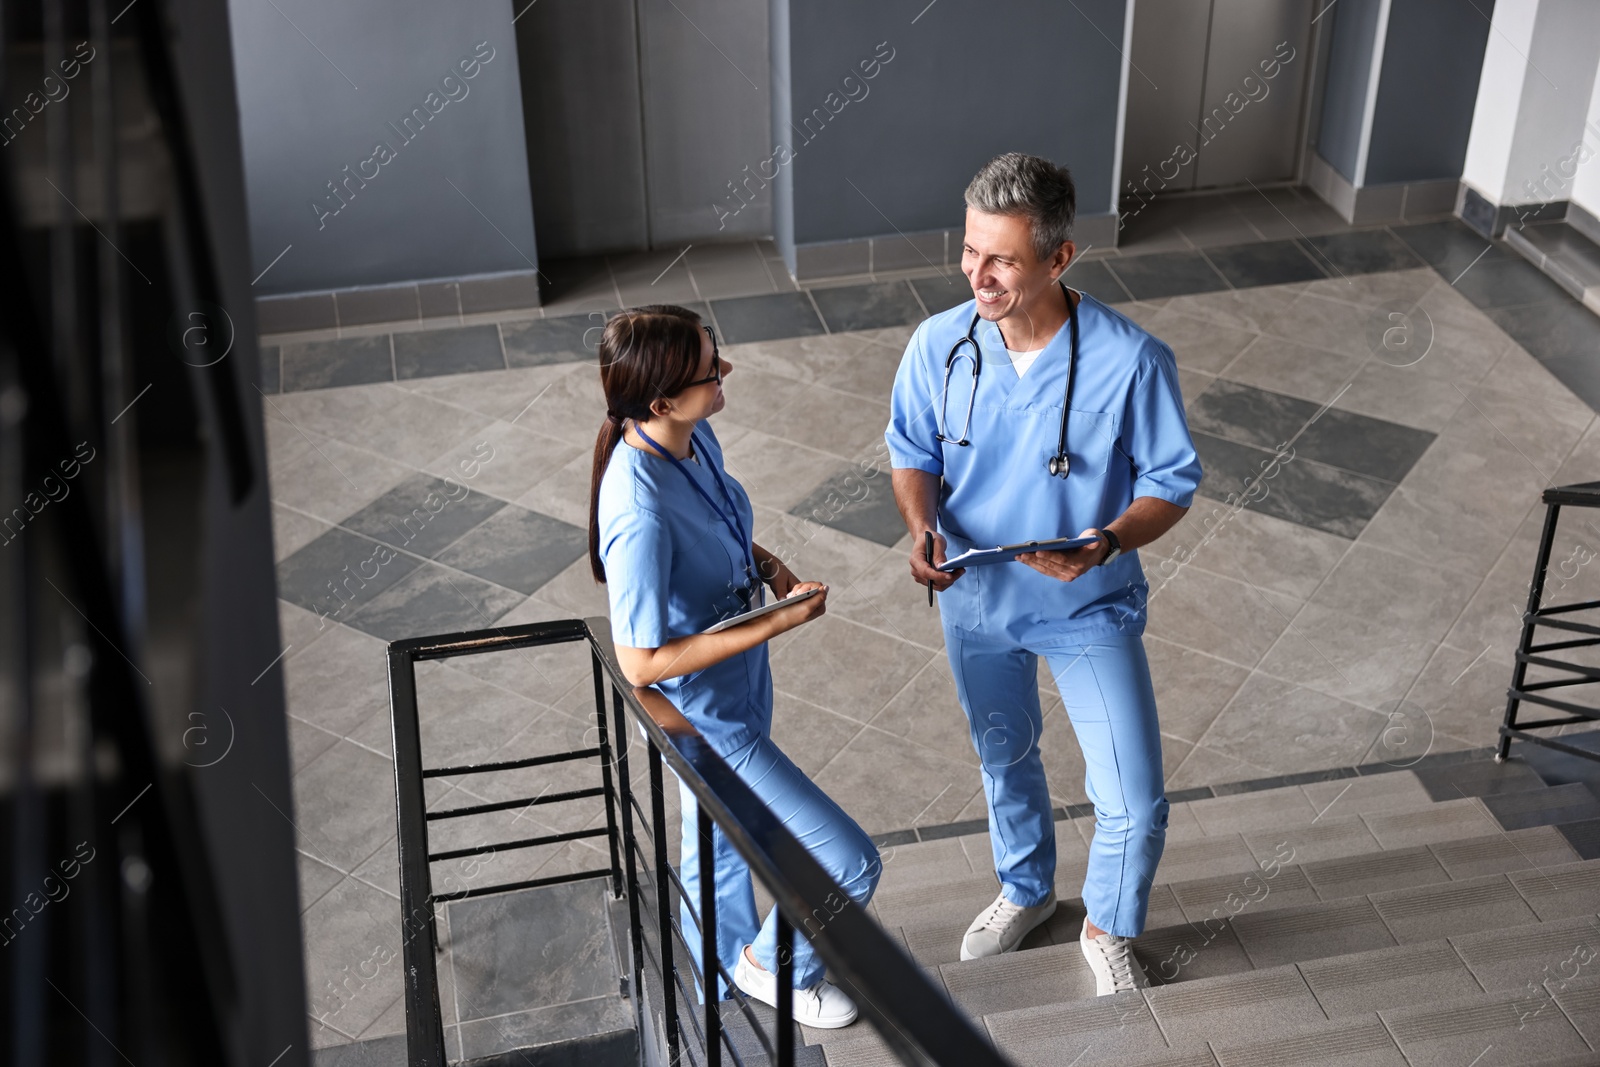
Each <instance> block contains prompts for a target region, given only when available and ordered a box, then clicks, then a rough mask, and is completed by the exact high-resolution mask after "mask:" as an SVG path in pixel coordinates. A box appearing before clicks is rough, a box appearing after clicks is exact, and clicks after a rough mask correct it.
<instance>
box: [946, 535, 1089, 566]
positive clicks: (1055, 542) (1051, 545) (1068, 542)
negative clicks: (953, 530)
mask: <svg viewBox="0 0 1600 1067" xmlns="http://www.w3.org/2000/svg"><path fill="white" fill-rule="evenodd" d="M1098 540H1099V538H1098V537H1051V538H1046V539H1045V540H1043V541H1023V542H1021V543H1020V544H1015V545H1001V546H1000V547H999V548H973V549H968V550H967V551H966V552H963V553H961V555H959V556H957V557H955V558H954V559H947V560H945V561H944V562H943V563H941V564H940V565H939V567H938V569H939V570H941V571H953V570H959V569H961V568H963V567H981V566H983V565H984V564H987V563H1010V562H1011V561H1012V560H1014V559H1016V558H1017V557H1018V556H1020V555H1022V554H1023V553H1024V552H1065V551H1067V550H1069V549H1074V548H1082V547H1083V546H1084V545H1092V544H1094V543H1095V542H1096V541H1098Z"/></svg>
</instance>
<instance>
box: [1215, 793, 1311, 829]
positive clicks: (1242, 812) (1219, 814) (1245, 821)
mask: <svg viewBox="0 0 1600 1067" xmlns="http://www.w3.org/2000/svg"><path fill="white" fill-rule="evenodd" d="M1189 808H1190V810H1191V811H1193V812H1194V817H1195V818H1196V819H1198V820H1199V822H1200V826H1201V828H1202V829H1204V830H1205V832H1206V833H1207V834H1221V833H1227V832H1229V831H1239V832H1248V831H1253V830H1265V829H1267V828H1269V827H1270V828H1273V829H1287V828H1289V827H1294V826H1304V825H1307V824H1308V823H1310V822H1311V820H1312V819H1314V818H1316V817H1317V811H1316V809H1315V808H1313V807H1312V806H1311V802H1310V801H1309V800H1307V799H1306V795H1305V793H1303V792H1302V791H1301V790H1300V788H1299V787H1297V786H1290V787H1287V788H1284V789H1272V790H1263V791H1261V792H1251V793H1235V794H1233V795H1231V796H1222V797H1217V798H1215V799H1214V800H1197V801H1195V802H1194V803H1193V804H1191V805H1190V806H1189Z"/></svg>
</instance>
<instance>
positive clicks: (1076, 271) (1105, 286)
mask: <svg viewBox="0 0 1600 1067" xmlns="http://www.w3.org/2000/svg"><path fill="white" fill-rule="evenodd" d="M1061 280H1062V281H1064V282H1066V283H1067V284H1068V285H1070V286H1071V287H1072V288H1074V289H1076V290H1078V291H1079V292H1083V293H1088V294H1089V295H1090V296H1092V297H1094V298H1095V299H1097V300H1099V301H1100V302H1101V303H1102V304H1121V303H1126V302H1127V301H1129V300H1131V299H1133V297H1132V296H1131V295H1130V294H1129V292H1128V291H1127V290H1126V289H1124V288H1123V287H1122V283H1121V282H1119V281H1117V276H1116V275H1115V274H1112V273H1111V272H1110V271H1109V270H1107V269H1106V264H1105V261H1104V260H1100V259H1091V260H1081V259H1075V260H1073V261H1072V265H1071V266H1069V267H1068V268H1067V272H1066V273H1065V274H1063V275H1062V276H1061ZM963 281H965V279H963ZM967 296H968V297H969V298H970V297H971V296H972V293H971V291H970V289H969V291H968V293H967Z"/></svg>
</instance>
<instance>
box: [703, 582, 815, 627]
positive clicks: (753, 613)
mask: <svg viewBox="0 0 1600 1067" xmlns="http://www.w3.org/2000/svg"><path fill="white" fill-rule="evenodd" d="M820 592H822V590H821V589H807V590H806V591H805V592H804V593H796V594H794V595H793V596H786V597H784V598H783V599H782V600H774V601H773V602H772V603H770V604H766V605H763V606H762V607H759V608H753V609H751V610H750V611H747V612H745V613H743V614H742V615H733V616H730V617H728V618H726V619H723V620H722V621H721V622H719V623H717V624H716V625H715V626H713V627H711V628H710V629H708V630H701V631H700V632H701V633H703V634H720V633H721V632H722V631H724V630H727V629H729V628H731V627H734V626H738V625H740V624H741V623H747V622H749V621H750V620H751V619H759V618H761V616H763V615H771V614H772V613H773V612H774V611H777V610H778V609H779V608H786V607H789V606H790V605H791V604H798V603H800V601H802V600H810V599H811V598H812V597H814V596H816V595H817V594H818V593H820Z"/></svg>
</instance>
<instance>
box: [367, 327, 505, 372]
mask: <svg viewBox="0 0 1600 1067" xmlns="http://www.w3.org/2000/svg"><path fill="white" fill-rule="evenodd" d="M505 366H506V360H505V356H504V354H503V353H501V351H500V328H499V327H498V326H456V327H453V328H450V329H445V330H419V331H416V332H412V333H397V334H395V335H394V369H395V374H396V375H397V376H398V377H399V378H400V379H401V380H402V381H404V380H405V379H407V378H434V377H437V376H439V375H441V374H465V373H467V372H469V371H478V370H504V369H505Z"/></svg>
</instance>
